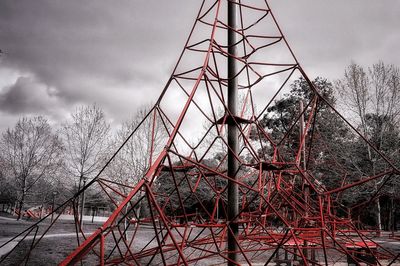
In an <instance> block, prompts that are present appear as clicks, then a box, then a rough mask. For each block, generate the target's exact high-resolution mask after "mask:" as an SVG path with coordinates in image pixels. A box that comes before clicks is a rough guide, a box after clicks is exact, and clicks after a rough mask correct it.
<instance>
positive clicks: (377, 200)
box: [376, 197, 382, 234]
mask: <svg viewBox="0 0 400 266" xmlns="http://www.w3.org/2000/svg"><path fill="white" fill-rule="evenodd" d="M376 209H377V214H376V218H377V224H378V229H379V231H381V230H382V218H381V203H380V197H378V198H377V199H376ZM379 234H380V232H379Z"/></svg>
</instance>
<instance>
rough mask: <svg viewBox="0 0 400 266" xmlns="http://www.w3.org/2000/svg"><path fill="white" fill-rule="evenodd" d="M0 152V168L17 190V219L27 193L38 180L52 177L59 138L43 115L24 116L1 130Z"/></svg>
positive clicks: (57, 159) (58, 158) (58, 162)
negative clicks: (3, 130) (4, 129)
mask: <svg viewBox="0 0 400 266" xmlns="http://www.w3.org/2000/svg"><path fill="white" fill-rule="evenodd" d="M0 151H1V156H2V162H3V163H2V164H3V167H4V169H3V170H4V171H5V174H6V175H8V176H9V177H10V179H9V180H13V182H14V186H15V188H16V189H17V201H18V209H19V212H18V219H20V218H21V212H22V210H23V207H24V204H25V199H26V196H27V193H28V192H29V191H30V190H31V189H32V188H33V187H34V186H35V184H37V183H38V181H40V180H41V179H43V178H52V177H53V176H54V175H55V173H56V171H57V170H58V169H59V167H60V166H61V162H62V161H61V151H62V145H61V141H60V140H59V138H58V136H57V135H55V134H54V133H52V130H51V128H50V125H49V123H48V122H47V120H46V119H44V118H43V117H40V116H39V117H34V118H26V117H24V118H22V119H20V120H19V121H18V122H17V124H16V125H15V127H14V128H13V129H8V130H7V131H6V132H5V133H3V135H2V138H1V141H0Z"/></svg>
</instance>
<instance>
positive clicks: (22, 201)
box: [17, 189, 26, 221]
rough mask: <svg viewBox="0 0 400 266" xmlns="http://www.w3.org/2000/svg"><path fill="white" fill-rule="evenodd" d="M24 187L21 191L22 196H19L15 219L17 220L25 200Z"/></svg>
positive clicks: (19, 217)
mask: <svg viewBox="0 0 400 266" xmlns="http://www.w3.org/2000/svg"><path fill="white" fill-rule="evenodd" d="M25 194H26V192H25V189H24V190H23V191H22V196H21V200H20V201H19V202H18V209H19V211H18V217H17V221H19V219H21V214H22V210H23V207H24V201H25Z"/></svg>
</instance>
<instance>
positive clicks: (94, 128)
mask: <svg viewBox="0 0 400 266" xmlns="http://www.w3.org/2000/svg"><path fill="white" fill-rule="evenodd" d="M61 135H62V136H63V139H64V142H65V145H66V157H67V159H66V171H67V173H68V174H69V175H71V176H72V177H74V178H73V180H74V185H75V187H77V191H80V189H81V188H82V187H84V186H85V184H86V181H87V180H90V179H92V178H94V177H95V175H96V174H97V173H98V172H99V170H100V168H101V167H102V166H103V165H104V164H105V161H106V159H107V157H108V154H109V135H110V125H109V124H108V122H107V121H106V119H105V115H104V112H103V111H102V110H101V109H100V108H99V107H98V106H96V105H95V104H94V105H91V106H80V107H78V108H77V109H76V111H75V113H73V114H71V119H70V120H69V121H68V122H66V123H65V124H64V125H63V126H62V129H61ZM79 209H80V212H79V213H80V214H79V217H80V226H81V227H82V226H83V215H84V210H85V191H83V193H82V194H81V195H80V208H79Z"/></svg>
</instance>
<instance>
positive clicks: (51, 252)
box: [0, 213, 400, 266]
mask: <svg viewBox="0 0 400 266" xmlns="http://www.w3.org/2000/svg"><path fill="white" fill-rule="evenodd" d="M49 222H50V221H45V223H49ZM34 223H35V221H32V220H22V221H16V220H15V218H14V217H11V216H9V215H6V214H4V213H0V246H1V245H2V244H3V243H5V242H6V241H7V240H9V239H10V237H13V236H15V235H17V234H18V233H20V232H22V231H23V230H25V229H26V228H29V227H30V226H31V225H32V224H34ZM99 226H100V224H96V223H87V224H86V225H84V232H87V233H90V232H93V231H94V230H96V229H97V228H98V227H99ZM41 228H42V227H41ZM41 230H43V229H41ZM74 232H75V224H74V223H73V221H58V222H57V223H56V224H55V225H54V226H53V227H52V229H51V230H50V231H49V232H48V233H47V234H46V237H45V238H43V239H42V240H41V241H40V242H39V244H38V245H37V247H35V249H34V251H33V252H32V253H31V254H29V258H30V260H29V265H56V264H58V263H59V262H61V261H62V260H63V259H64V258H66V257H67V256H68V254H70V253H71V252H72V251H73V249H74V247H76V244H77V237H76V235H75V234H74ZM37 233H38V235H41V233H43V232H41V231H40V230H38V232H37ZM33 235H34V231H32V232H31V233H30V234H29V236H28V237H27V238H26V239H25V240H24V241H22V242H21V243H20V244H19V245H18V246H16V252H13V253H12V254H11V255H10V256H9V257H7V258H6V259H5V260H4V261H2V262H1V263H0V264H1V265H19V264H21V262H22V260H23V259H24V256H25V255H26V251H27V250H28V249H29V246H30V245H31V243H32V240H33ZM387 236H388V235H387V234H384V235H383V237H382V238H380V239H377V242H378V243H379V244H381V245H382V246H384V247H385V248H388V249H390V250H391V251H392V252H393V253H395V254H398V253H399V252H400V241H398V240H393V239H389V238H388V237H387ZM136 237H137V238H138V239H139V241H138V243H147V242H148V239H149V238H150V237H152V232H151V230H148V231H147V232H146V230H145V232H141V233H139V234H138V235H137V236H136ZM80 241H81V239H80ZM16 243H17V241H14V242H13V245H11V248H12V247H14V246H15V244H16ZM106 245H107V243H106ZM106 249H107V247H106ZM8 250H10V247H8V249H7V246H5V247H3V248H0V257H1V256H4V255H5V254H6V253H7V251H8ZM174 253H176V252H174ZM321 259H322V258H321ZM95 261H96V256H95V255H94V254H90V253H89V254H88V256H87V257H86V258H85V261H84V263H83V264H84V265H93V264H96V262H95ZM160 262H161V261H155V260H154V261H152V262H151V264H152V265H158V264H159V263H160ZM142 263H143V264H146V262H145V261H142ZM196 265H225V264H224V263H223V262H222V261H218V260H215V259H211V260H210V259H209V260H205V261H204V263H203V262H202V263H197V264H196ZM254 265H263V264H262V263H261V264H259V263H255V264H254ZM271 265H273V264H271ZM335 265H338V266H339V265H347V264H346V263H345V262H343V263H337V264H335ZM383 265H384V264H383ZM392 265H400V263H397V264H392Z"/></svg>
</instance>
